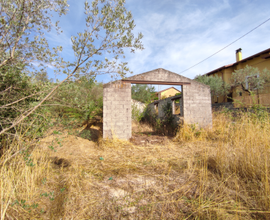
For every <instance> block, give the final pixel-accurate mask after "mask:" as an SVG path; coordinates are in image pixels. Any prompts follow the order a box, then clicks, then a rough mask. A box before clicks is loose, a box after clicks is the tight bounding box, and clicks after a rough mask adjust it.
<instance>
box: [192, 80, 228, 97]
mask: <svg viewBox="0 0 270 220" xmlns="http://www.w3.org/2000/svg"><path fill="white" fill-rule="evenodd" d="M194 80H196V81H197V82H200V83H203V84H205V85H208V86H210V90H211V94H212V96H224V95H227V94H228V93H229V91H230V89H231V86H230V85H229V84H227V83H225V82H224V81H223V80H222V78H221V77H218V76H206V75H203V76H202V75H198V76H196V77H195V79H194Z"/></svg>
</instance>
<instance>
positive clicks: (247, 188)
mask: <svg viewBox="0 0 270 220" xmlns="http://www.w3.org/2000/svg"><path fill="white" fill-rule="evenodd" d="M142 129H143V127H142ZM147 129H148V130H149V128H147ZM269 131H270V120H269V116H268V115H267V114H265V115H264V116H263V117H260V118H258V117H256V115H251V114H247V113H243V114H238V115H234V116H232V115H231V114H225V113H224V114H223V113H219V114H215V115H214V120H213V129H198V128H196V126H195V125H194V126H184V127H183V128H181V129H180V130H179V132H178V133H177V135H176V137H175V138H174V141H171V142H169V143H168V144H166V145H164V144H160V145H151V144H149V145H142V146H136V145H133V144H132V143H130V142H128V141H120V140H117V139H115V140H102V139H100V140H99V141H98V142H97V143H94V142H91V141H89V140H86V139H82V138H80V137H77V136H73V135H68V134H67V132H65V131H62V132H61V133H56V132H55V133H53V132H52V133H51V135H48V137H47V138H45V139H43V140H41V141H40V142H37V143H35V146H32V148H31V150H29V154H31V156H28V159H26V153H18V154H16V155H15V156H12V155H14V152H16V150H17V149H18V148H19V146H17V145H16V143H14V146H13V148H14V150H13V151H12V150H10V153H6V155H4V156H3V157H2V158H1V161H0V163H1V173H0V175H1V176H0V178H1V217H2V219H4V218H5V217H6V218H7V219H61V218H62V219H72V218H73V219H89V218H90V219H123V218H125V219H129V218H134V219H268V218H269V217H270V207H269V206H270V200H269V195H270V193H269V168H270V167H269V165H270V157H269V155H270V154H269V143H270V136H269ZM59 143H60V144H59ZM49 146H53V149H52V148H49ZM29 159H30V162H29ZM31 163H32V164H31Z"/></svg>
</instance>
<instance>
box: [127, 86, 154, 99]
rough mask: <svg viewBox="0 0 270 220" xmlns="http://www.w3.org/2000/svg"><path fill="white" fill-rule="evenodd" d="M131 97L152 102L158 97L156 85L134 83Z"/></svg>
mask: <svg viewBox="0 0 270 220" xmlns="http://www.w3.org/2000/svg"><path fill="white" fill-rule="evenodd" d="M131 97H132V99H134V100H137V101H140V102H143V103H150V102H151V101H152V100H155V99H157V97H156V95H155V87H154V86H149V85H141V84H135V85H132V87H131Z"/></svg>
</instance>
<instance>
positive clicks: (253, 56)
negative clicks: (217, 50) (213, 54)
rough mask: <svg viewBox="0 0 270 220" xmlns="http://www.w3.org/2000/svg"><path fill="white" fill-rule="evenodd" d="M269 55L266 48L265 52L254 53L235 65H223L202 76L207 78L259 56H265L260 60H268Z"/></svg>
mask: <svg viewBox="0 0 270 220" xmlns="http://www.w3.org/2000/svg"><path fill="white" fill-rule="evenodd" d="M269 53H270V48H268V49H266V50H263V51H261V52H259V53H256V54H254V55H252V56H250V57H247V58H245V59H242V60H240V61H238V62H235V63H232V64H229V65H225V66H222V67H219V68H217V69H215V70H212V71H211V72H208V73H205V74H203V75H207V76H209V75H211V74H213V73H216V72H219V71H221V70H223V69H227V68H229V67H232V66H235V65H237V64H239V63H244V62H247V61H248V60H252V59H254V58H256V57H259V56H261V55H264V54H265V56H262V59H268V58H270V54H269Z"/></svg>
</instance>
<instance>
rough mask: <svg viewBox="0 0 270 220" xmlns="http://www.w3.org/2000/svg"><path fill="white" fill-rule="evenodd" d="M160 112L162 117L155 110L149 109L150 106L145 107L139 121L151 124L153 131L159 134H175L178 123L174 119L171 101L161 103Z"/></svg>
mask: <svg viewBox="0 0 270 220" xmlns="http://www.w3.org/2000/svg"><path fill="white" fill-rule="evenodd" d="M162 112H163V115H162V117H159V116H158V113H157V112H155V111H154V110H153V109H151V107H147V108H146V109H145V111H144V113H143V117H141V122H142V123H146V124H149V125H151V126H152V127H153V129H154V131H155V132H157V133H159V134H164V135H172V134H175V132H176V131H177V128H178V124H177V123H176V122H175V120H174V119H175V118H174V115H173V113H172V103H171V102H169V101H168V102H166V103H165V104H163V106H162Z"/></svg>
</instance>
